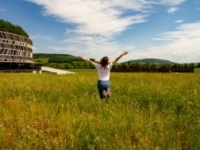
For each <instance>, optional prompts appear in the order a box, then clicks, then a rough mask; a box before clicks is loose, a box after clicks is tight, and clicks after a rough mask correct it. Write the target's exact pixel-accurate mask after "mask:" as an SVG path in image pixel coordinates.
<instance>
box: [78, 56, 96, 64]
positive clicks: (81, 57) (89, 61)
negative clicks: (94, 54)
mask: <svg viewBox="0 0 200 150" xmlns="http://www.w3.org/2000/svg"><path fill="white" fill-rule="evenodd" d="M78 58H80V59H81V60H84V61H85V62H87V63H89V64H91V65H93V66H95V63H94V62H92V61H91V60H89V59H86V58H84V57H83V56H78Z"/></svg>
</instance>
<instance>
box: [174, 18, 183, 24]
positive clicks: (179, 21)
mask: <svg viewBox="0 0 200 150" xmlns="http://www.w3.org/2000/svg"><path fill="white" fill-rule="evenodd" d="M183 21H184V19H181V20H176V21H175V22H176V23H182V22H183Z"/></svg>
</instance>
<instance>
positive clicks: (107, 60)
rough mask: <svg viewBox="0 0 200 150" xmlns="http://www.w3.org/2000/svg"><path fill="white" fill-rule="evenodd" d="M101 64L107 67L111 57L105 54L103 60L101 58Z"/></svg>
mask: <svg viewBox="0 0 200 150" xmlns="http://www.w3.org/2000/svg"><path fill="white" fill-rule="evenodd" d="M100 64H101V66H103V67H105V66H107V65H108V64H109V58H108V57H107V56H104V57H103V58H102V59H101V60H100Z"/></svg>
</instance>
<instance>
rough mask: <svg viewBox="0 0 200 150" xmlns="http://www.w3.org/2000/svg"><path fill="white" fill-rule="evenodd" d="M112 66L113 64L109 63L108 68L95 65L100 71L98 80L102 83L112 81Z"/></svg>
mask: <svg viewBox="0 0 200 150" xmlns="http://www.w3.org/2000/svg"><path fill="white" fill-rule="evenodd" d="M112 66H113V65H112V63H109V64H108V66H107V68H104V67H102V66H101V65H100V64H96V63H95V67H96V69H97V71H98V79H99V80H101V81H108V80H109V79H110V70H111V68H112Z"/></svg>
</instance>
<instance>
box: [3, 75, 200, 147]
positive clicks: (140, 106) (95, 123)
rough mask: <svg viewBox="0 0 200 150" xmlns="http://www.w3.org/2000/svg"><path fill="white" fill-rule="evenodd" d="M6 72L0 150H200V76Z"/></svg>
mask: <svg viewBox="0 0 200 150" xmlns="http://www.w3.org/2000/svg"><path fill="white" fill-rule="evenodd" d="M96 75H97V74H96V72H82V73H81V72H79V73H76V74H75V75H74V74H71V75H70V74H69V75H54V74H46V73H45V74H28V73H27V74H26V73H19V74H14V73H0V149H2V150H7V149H17V150H21V149H24V150H48V149H50V150H87V149H88V150H92V149H93V150H199V149H200V142H199V137H200V75H199V74H198V73H191V74H160V73H125V74H124V73H123V74H122V73H111V87H112V97H111V98H110V99H108V100H100V98H99V95H98V92H97V87H96V83H97V76H96Z"/></svg>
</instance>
